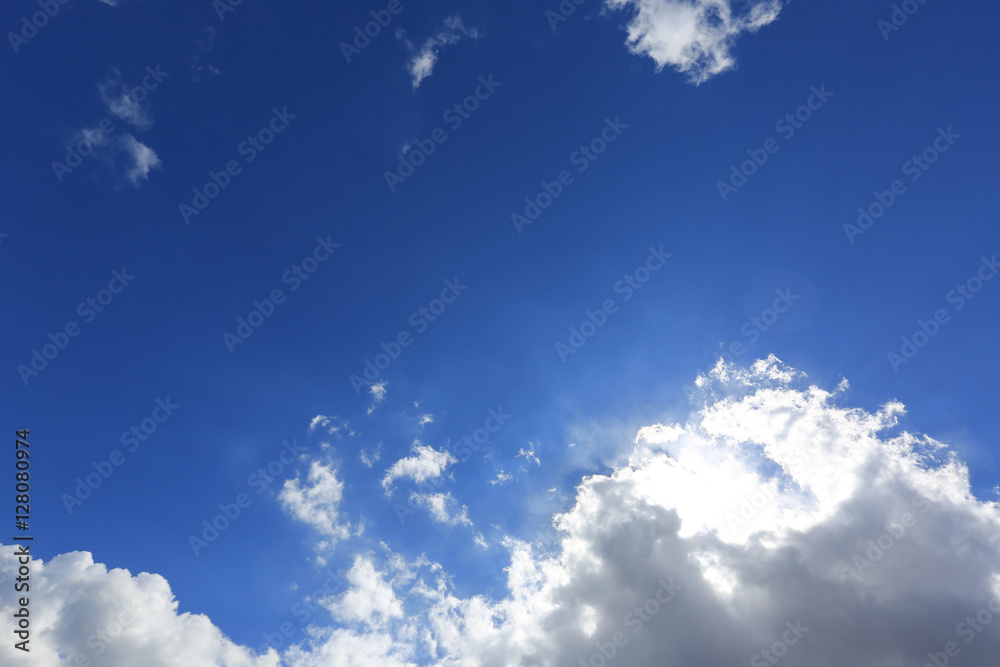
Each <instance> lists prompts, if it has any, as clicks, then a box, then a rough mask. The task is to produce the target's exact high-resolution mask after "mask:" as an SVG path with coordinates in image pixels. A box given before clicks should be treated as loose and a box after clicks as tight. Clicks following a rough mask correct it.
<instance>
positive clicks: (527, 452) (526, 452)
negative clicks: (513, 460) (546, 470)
mask: <svg viewBox="0 0 1000 667" xmlns="http://www.w3.org/2000/svg"><path fill="white" fill-rule="evenodd" d="M517 455H518V457H524V458H525V459H527V460H528V463H531V462H534V463H535V465H539V466H540V465H542V462H541V461H540V460H539V459H538V457H537V456H536V455H535V443H533V442H529V443H528V449H525V448H523V447H522V448H520V449H518V450H517Z"/></svg>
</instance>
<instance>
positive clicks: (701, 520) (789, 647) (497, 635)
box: [296, 358, 1000, 667]
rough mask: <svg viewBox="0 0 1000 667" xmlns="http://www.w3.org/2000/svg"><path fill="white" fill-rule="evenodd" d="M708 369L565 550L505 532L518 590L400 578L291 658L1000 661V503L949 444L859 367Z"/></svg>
mask: <svg viewBox="0 0 1000 667" xmlns="http://www.w3.org/2000/svg"><path fill="white" fill-rule="evenodd" d="M698 384H699V386H700V387H701V389H702V391H703V392H704V396H705V402H704V405H702V406H701V407H700V408H698V409H696V410H694V411H693V412H692V414H691V416H690V418H689V419H687V420H686V421H685V423H683V424H674V425H666V426H664V425H659V424H658V425H652V426H650V427H647V428H643V429H642V430H641V431H640V432H639V435H638V437H637V439H636V440H637V442H636V443H635V446H634V447H632V448H630V451H629V452H627V454H628V459H627V462H626V463H623V464H622V465H621V466H619V467H617V468H616V469H615V470H613V471H612V472H611V473H610V474H606V475H593V476H590V477H588V478H586V479H584V480H583V482H582V484H581V485H580V486H579V488H578V489H577V497H576V502H575V504H574V506H573V507H572V508H571V509H570V510H569V511H567V512H565V513H564V514H561V515H559V516H557V517H556V519H555V523H556V526H557V527H558V529H559V531H560V536H561V539H560V541H559V542H558V544H557V545H556V546H555V548H554V549H552V550H550V551H549V552H544V553H540V552H536V551H535V550H533V549H532V548H531V547H530V546H529V545H527V544H525V543H522V542H519V541H516V540H507V542H506V546H507V548H508V550H509V551H510V554H511V561H510V565H509V567H508V568H507V569H506V571H507V581H508V587H509V594H508V595H507V596H506V597H505V598H503V599H500V600H491V599H488V598H486V597H483V596H473V597H471V598H458V597H456V596H454V594H453V593H452V592H451V588H450V586H449V584H448V578H447V576H446V575H445V574H443V573H442V572H440V570H434V569H427V570H426V571H423V572H421V575H420V576H414V578H413V580H412V581H411V582H407V583H405V584H404V583H403V582H397V588H396V590H397V597H398V598H399V599H401V600H404V601H405V602H404V616H403V618H401V619H395V620H394V621H393V622H392V623H389V624H387V625H386V626H385V627H384V628H383V629H381V630H380V631H379V633H378V634H377V635H371V634H368V635H357V634H347V635H337V634H336V633H330V634H328V635H326V636H324V637H323V638H321V639H320V638H317V640H316V643H315V644H314V645H312V646H310V647H308V648H306V647H299V648H298V649H296V650H297V651H301V653H298V654H297V655H299V656H307V655H316V654H318V653H323V654H330V652H332V651H334V650H335V647H336V646H338V645H339V643H340V642H346V641H348V638H350V640H351V641H358V636H365V637H367V640H368V641H370V642H374V643H376V644H377V645H378V646H382V647H389V646H391V647H393V650H394V652H393V653H392V655H393V656H394V659H396V660H397V661H399V662H400V663H401V664H420V665H423V664H433V665H477V666H482V667H503V666H506V665H536V666H540V667H541V666H552V667H555V666H557V665H559V666H561V665H574V666H575V665H579V664H580V661H581V660H583V661H584V663H583V664H585V665H586V664H604V662H605V661H606V660H605V659H604V658H603V656H602V653H601V652H602V651H603V652H604V653H606V654H610V653H612V652H614V654H615V658H614V659H615V660H616V661H617V663H616V664H627V665H637V666H640V667H647V666H648V667H652V666H653V665H661V664H664V663H665V662H666V663H668V664H711V665H728V664H747V663H750V664H753V665H770V664H772V662H771V661H770V660H768V659H767V658H768V657H771V658H774V657H776V656H778V655H779V654H780V655H781V656H782V657H781V659H782V664H784V665H789V666H791V665H808V666H809V667H833V666H839V665H862V666H865V667H898V666H899V665H915V666H920V665H924V664H925V663H928V662H929V661H930V657H929V656H928V653H930V654H933V655H934V656H936V659H937V660H938V661H939V664H940V661H941V660H942V659H943V657H947V656H946V655H945V654H944V653H943V652H944V651H945V650H946V647H948V646H951V649H949V650H952V651H954V650H955V649H956V648H957V649H958V650H959V651H960V654H961V661H962V664H963V665H970V666H972V667H987V666H988V665H993V664H995V656H996V655H997V653H998V651H1000V631H998V630H1000V597H998V596H1000V549H998V547H1000V506H998V504H997V503H996V502H992V501H981V500H978V499H977V498H975V497H974V496H973V495H972V494H971V493H970V487H969V478H968V471H967V469H966V467H965V466H964V465H963V464H962V463H961V462H960V461H959V460H958V459H957V458H956V456H955V455H954V454H953V453H949V452H948V451H947V449H946V448H945V447H944V446H943V445H942V444H941V443H938V442H936V441H934V440H933V439H931V438H928V437H924V436H917V435H913V434H910V433H907V432H898V426H897V418H898V416H899V415H900V414H901V412H902V406H901V405H899V404H898V403H893V402H890V403H888V404H886V405H885V406H884V407H882V408H881V409H880V410H878V411H876V412H867V411H864V410H860V409H855V408H846V407H840V406H839V405H838V404H837V401H838V398H839V396H840V393H841V391H842V390H843V389H844V388H846V384H845V383H842V384H841V386H840V387H839V388H838V389H837V390H835V391H833V392H829V391H825V390H823V389H820V388H818V387H815V386H805V385H804V384H803V378H802V374H800V373H796V372H795V371H793V370H792V369H790V368H787V367H786V366H784V365H782V364H781V363H780V362H779V361H778V360H776V359H774V358H770V359H768V360H765V361H761V362H758V363H756V364H755V365H754V366H753V367H752V368H750V369H748V370H744V369H739V368H736V367H733V366H727V365H725V364H722V363H720V365H719V366H717V367H716V368H715V369H713V371H712V372H711V373H708V374H706V375H704V376H702V377H701V378H700V379H699V383H698ZM422 617H423V618H426V622H417V621H414V620H412V619H415V618H422ZM991 624H992V625H991ZM977 628H978V629H977ZM354 632H355V633H357V632H360V630H358V629H355V630H354ZM616 633H621V635H618V637H619V640H620V641H619V644H620V645H615V644H614V642H613V638H614V637H615V636H616ZM389 638H391V642H390V641H389ZM378 642H382V643H378ZM786 642H787V643H786ZM949 642H955V643H954V644H953V645H949ZM385 650H386V651H389V649H388V648H385ZM764 651H768V653H767V654H765V653H763V652H764ZM386 654H388V653H386ZM942 656H943V657H942ZM607 662H610V661H607ZM302 664H316V663H309V662H303V663H302ZM356 664H365V665H374V664H378V662H377V660H376V659H373V660H372V661H370V662H358V663H356ZM387 664H394V663H387Z"/></svg>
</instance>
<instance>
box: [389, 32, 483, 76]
mask: <svg viewBox="0 0 1000 667" xmlns="http://www.w3.org/2000/svg"><path fill="white" fill-rule="evenodd" d="M396 36H397V37H398V38H399V39H401V40H402V41H403V42H404V43H405V44H406V46H407V48H408V49H409V51H410V54H411V55H410V59H409V60H408V61H407V63H406V70H407V71H408V72H409V73H410V77H411V79H412V83H413V89H414V90H416V89H417V88H418V87H419V86H420V82H421V81H423V80H424V79H426V78H427V77H429V76H430V75H431V74H433V72H434V66H435V65H436V64H437V59H438V53H439V52H440V51H441V50H442V49H443V47H445V46H449V45H451V44H455V43H457V42H459V41H461V39H462V38H463V37H471V38H472V39H478V38H479V30H477V29H476V28H466V27H465V24H464V23H463V22H462V17H460V16H458V15H457V14H455V15H453V16H449V17H448V18H446V19H445V20H444V27H442V28H441V30H439V31H438V32H437V34H435V35H434V36H433V37H429V38H428V39H427V40H426V41H424V43H423V44H422V45H421V46H420V47H419V48H418V47H416V46H414V45H413V43H412V42H410V41H409V40H408V39H406V37H405V32H404V31H402V30H397V31H396Z"/></svg>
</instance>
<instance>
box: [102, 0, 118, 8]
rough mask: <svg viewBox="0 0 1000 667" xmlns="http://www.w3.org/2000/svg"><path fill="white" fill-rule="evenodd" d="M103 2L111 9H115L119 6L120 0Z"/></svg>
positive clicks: (105, 0)
mask: <svg viewBox="0 0 1000 667" xmlns="http://www.w3.org/2000/svg"><path fill="white" fill-rule="evenodd" d="M101 2H103V3H104V4H106V5H108V6H109V7H115V6H116V5H117V4H118V0H101Z"/></svg>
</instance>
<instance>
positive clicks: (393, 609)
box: [324, 556, 403, 627]
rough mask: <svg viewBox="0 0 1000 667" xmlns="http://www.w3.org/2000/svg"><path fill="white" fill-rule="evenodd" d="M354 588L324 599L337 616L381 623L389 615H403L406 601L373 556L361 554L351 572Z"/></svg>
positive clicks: (349, 579) (398, 616)
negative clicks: (397, 592) (387, 580)
mask: <svg viewBox="0 0 1000 667" xmlns="http://www.w3.org/2000/svg"><path fill="white" fill-rule="evenodd" d="M347 581H348V583H349V584H350V586H351V588H350V590H348V591H347V592H345V593H344V594H343V595H341V596H340V597H337V598H333V599H331V600H327V601H325V603H324V606H326V608H327V609H329V610H330V613H331V614H332V615H333V617H334V618H335V619H337V620H338V621H341V622H346V623H366V624H368V625H370V626H373V627H374V626H378V625H381V623H382V622H383V621H385V620H387V619H391V618H400V617H402V615H403V605H402V603H401V602H400V601H399V599H398V598H397V597H396V594H395V592H394V591H393V589H392V586H390V585H389V584H388V583H387V582H386V581H385V578H384V577H383V575H382V573H381V572H377V571H376V570H375V565H374V563H373V562H372V559H371V558H370V557H365V556H358V557H356V558H355V559H354V565H353V566H351V569H350V570H348V572H347Z"/></svg>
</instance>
